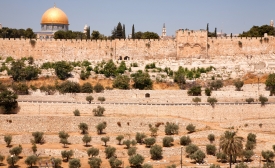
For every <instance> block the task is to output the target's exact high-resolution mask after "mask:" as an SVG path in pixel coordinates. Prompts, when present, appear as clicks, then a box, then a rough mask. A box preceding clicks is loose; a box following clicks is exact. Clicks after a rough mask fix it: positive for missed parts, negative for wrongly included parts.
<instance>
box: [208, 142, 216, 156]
mask: <svg viewBox="0 0 275 168" xmlns="http://www.w3.org/2000/svg"><path fill="white" fill-rule="evenodd" d="M216 151H217V148H216V146H215V145H211V144H210V145H206V153H207V154H208V155H215V154H216Z"/></svg>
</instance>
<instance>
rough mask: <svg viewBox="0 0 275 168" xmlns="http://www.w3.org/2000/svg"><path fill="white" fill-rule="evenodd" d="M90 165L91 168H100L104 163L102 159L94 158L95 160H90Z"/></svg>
mask: <svg viewBox="0 0 275 168" xmlns="http://www.w3.org/2000/svg"><path fill="white" fill-rule="evenodd" d="M88 163H89V165H90V167H92V168H100V167H101V163H102V161H101V159H100V158H95V157H93V158H91V159H89V161H88Z"/></svg>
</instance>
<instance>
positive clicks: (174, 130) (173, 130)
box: [164, 123, 179, 135]
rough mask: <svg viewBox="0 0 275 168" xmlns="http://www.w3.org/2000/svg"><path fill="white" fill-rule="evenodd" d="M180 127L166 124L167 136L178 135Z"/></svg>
mask: <svg viewBox="0 0 275 168" xmlns="http://www.w3.org/2000/svg"><path fill="white" fill-rule="evenodd" d="M178 130H179V126H178V125H176V124H175V123H166V125H165V130H164V131H165V134H166V135H174V134H178Z"/></svg>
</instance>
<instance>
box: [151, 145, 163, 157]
mask: <svg viewBox="0 0 275 168" xmlns="http://www.w3.org/2000/svg"><path fill="white" fill-rule="evenodd" d="M150 154H151V159H153V160H159V159H161V158H162V147H161V146H159V145H153V146H151V148H150Z"/></svg>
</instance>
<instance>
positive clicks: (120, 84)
mask: <svg viewBox="0 0 275 168" xmlns="http://www.w3.org/2000/svg"><path fill="white" fill-rule="evenodd" d="M113 87H114V88H118V89H124V90H127V89H130V78H129V77H128V76H126V75H118V76H117V77H116V78H115V80H114V82H113Z"/></svg>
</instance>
